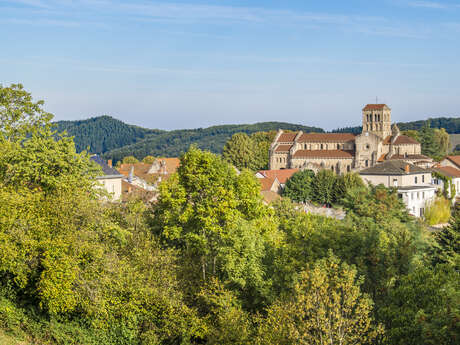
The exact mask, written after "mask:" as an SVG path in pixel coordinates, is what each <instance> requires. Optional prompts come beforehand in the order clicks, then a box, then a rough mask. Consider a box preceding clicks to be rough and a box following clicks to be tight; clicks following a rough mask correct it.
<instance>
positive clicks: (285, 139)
mask: <svg viewBox="0 0 460 345" xmlns="http://www.w3.org/2000/svg"><path fill="white" fill-rule="evenodd" d="M297 134H298V132H293V133H282V134H281V135H280V137H279V138H278V142H279V143H292V142H294V139H295V137H296V135H297Z"/></svg>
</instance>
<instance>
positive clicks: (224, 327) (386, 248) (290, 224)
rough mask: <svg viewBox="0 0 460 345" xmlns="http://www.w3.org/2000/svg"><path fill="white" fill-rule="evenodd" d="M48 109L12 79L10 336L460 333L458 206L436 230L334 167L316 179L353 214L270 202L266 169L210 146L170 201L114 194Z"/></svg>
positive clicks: (2, 121) (2, 284)
mask: <svg viewBox="0 0 460 345" xmlns="http://www.w3.org/2000/svg"><path fill="white" fill-rule="evenodd" d="M42 104H43V103H42V102H33V100H32V98H31V96H30V94H28V93H27V92H26V91H24V90H23V89H22V87H21V86H19V85H12V86H11V87H0V253H1V254H0V330H1V332H0V339H4V337H3V336H2V333H7V334H8V336H11V337H14V338H15V339H14V340H15V342H17V343H20V342H25V343H29V344H49V345H51V344H53V345H54V344H75V345H76V344H94V345H96V344H98V345H99V344H101V345H121V344H135V345H147V344H152V345H153V344H155V345H156V344H164V345H184V344H190V345H192V344H196V345H198V344H229V345H230V344H241V345H243V344H260V345H262V344H264V345H271V344H273V345H275V344H299V343H300V344H301V343H305V344H328V345H332V344H336V343H341V344H343V345H351V344H363V345H364V344H366V345H369V344H380V345H393V344H414V345H415V344H420V345H429V344H458V341H459V334H460V321H459V320H460V298H459V297H460V296H459V291H460V286H459V282H460V279H459V278H460V277H459V270H458V267H459V248H458V234H459V226H458V225H459V221H458V220H459V217H458V213H457V214H456V215H455V216H454V217H453V218H452V221H451V224H450V227H449V228H447V229H445V230H443V231H441V232H439V233H437V234H436V235H433V234H432V233H431V232H428V231H427V230H426V229H425V228H424V227H423V226H422V225H421V223H419V222H418V221H416V220H414V219H413V218H412V217H411V216H409V215H408V213H407V211H406V209H405V207H404V204H403V203H402V201H401V200H400V199H399V198H398V195H397V192H396V191H395V190H393V189H387V188H384V187H382V186H377V187H371V188H367V187H365V186H362V185H360V183H359V182H358V180H356V177H355V176H353V175H348V176H347V175H345V176H347V177H343V178H340V179H338V178H336V177H334V180H332V177H331V176H333V175H330V174H329V172H325V173H321V174H320V173H318V174H317V175H316V176H315V177H311V178H312V179H313V178H314V179H318V185H321V186H322V187H321V188H319V187H315V188H317V189H318V190H320V189H325V190H327V192H325V195H326V196H327V197H329V195H332V196H333V197H334V198H336V199H337V198H338V197H337V195H339V194H338V193H340V202H341V204H342V205H343V208H344V210H345V211H346V212H347V215H346V217H345V219H344V220H337V219H333V218H326V217H322V216H316V215H312V214H306V213H304V212H301V211H299V210H298V209H297V206H296V205H295V204H293V203H291V202H290V201H289V199H288V198H286V199H283V200H280V201H277V202H276V203H274V204H272V206H270V207H268V206H266V205H265V204H263V203H262V201H261V197H260V185H259V183H258V181H257V180H256V178H255V177H254V176H253V173H251V172H249V171H248V170H243V171H242V172H241V173H238V172H237V171H236V170H235V169H234V167H233V166H232V165H231V164H229V163H228V162H226V161H225V160H224V159H223V158H222V157H220V156H217V155H215V154H213V153H211V152H208V151H201V150H200V149H198V148H196V147H192V148H191V149H190V150H188V152H186V153H185V154H184V155H182V157H181V165H180V168H179V170H178V172H177V174H174V175H172V176H171V177H170V178H169V179H168V180H167V181H166V182H164V183H162V184H161V185H160V194H159V199H158V202H157V203H155V204H150V203H147V204H145V203H144V202H142V201H140V200H135V199H133V200H131V201H129V202H126V203H119V204H117V203H108V202H104V201H103V200H104V198H101V197H102V196H103V195H101V193H102V192H101V190H100V189H99V188H96V185H95V183H96V182H95V180H94V178H93V177H94V176H96V174H97V173H98V171H97V168H96V167H95V166H93V165H92V163H91V161H90V159H89V157H88V154H87V153H86V152H81V153H77V152H76V150H75V146H74V144H73V141H72V140H71V139H70V138H67V137H61V136H59V135H56V133H54V132H53V131H52V130H51V125H50V119H51V115H50V114H47V113H46V112H44V111H43V108H42ZM331 181H332V183H331ZM331 186H332V187H331ZM339 186H340V188H339ZM313 187H314V186H312V188H313ZM315 188H313V190H316V189H315ZM331 188H332V192H330V190H331ZM331 193H332V194H331ZM323 197H325V196H321V198H323ZM325 202H328V201H325Z"/></svg>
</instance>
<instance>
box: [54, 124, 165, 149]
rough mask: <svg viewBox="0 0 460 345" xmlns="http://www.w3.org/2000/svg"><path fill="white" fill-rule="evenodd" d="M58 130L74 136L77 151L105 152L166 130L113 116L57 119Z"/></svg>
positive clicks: (56, 126)
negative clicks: (128, 123)
mask: <svg viewBox="0 0 460 345" xmlns="http://www.w3.org/2000/svg"><path fill="white" fill-rule="evenodd" d="M54 125H55V128H56V130H57V131H58V132H59V133H61V132H64V131H66V132H67V135H69V136H73V137H74V142H75V147H76V149H77V152H81V151H83V150H89V151H90V152H92V153H98V154H100V153H104V152H107V151H110V150H113V149H117V148H119V147H122V146H126V145H130V144H133V143H135V142H137V141H139V140H141V139H144V138H145V137H146V136H147V135H149V134H150V135H159V134H161V133H163V132H164V131H160V130H158V129H146V128H142V127H138V126H133V125H127V124H126V123H124V122H122V121H120V120H117V119H114V118H113V117H111V116H99V117H93V118H90V119H87V120H78V121H57V122H55V123H54Z"/></svg>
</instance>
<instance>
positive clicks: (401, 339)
mask: <svg viewBox="0 0 460 345" xmlns="http://www.w3.org/2000/svg"><path fill="white" fill-rule="evenodd" d="M378 313H379V317H380V319H382V321H384V322H385V324H386V326H387V327H386V329H387V337H388V340H387V344H392V345H393V344H395V345H399V344H401V345H402V344H404V345H424V344H427V345H428V344H446V345H450V344H452V345H454V344H458V340H459V334H460V322H459V320H460V274H459V272H458V270H455V269H454V268H453V267H452V266H448V265H438V266H436V268H435V269H432V268H430V267H424V266H421V267H418V268H417V269H416V270H414V271H413V272H411V273H410V274H408V275H407V276H406V277H403V278H402V279H401V280H400V281H398V282H397V285H396V286H395V287H394V288H392V289H391V291H390V293H389V295H388V296H387V299H386V304H385V305H384V306H382V307H381V309H380V310H379V312H378Z"/></svg>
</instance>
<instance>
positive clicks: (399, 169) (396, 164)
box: [359, 160, 429, 175]
mask: <svg viewBox="0 0 460 345" xmlns="http://www.w3.org/2000/svg"><path fill="white" fill-rule="evenodd" d="M407 166H409V174H421V173H428V172H429V170H427V169H423V168H420V167H418V166H416V165H414V164H411V163H407V162H404V161H400V160H389V161H385V162H383V163H379V164H377V165H375V166H373V167H371V168H367V169H364V170H361V171H360V172H359V174H360V175H407V173H406V167H407Z"/></svg>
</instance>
